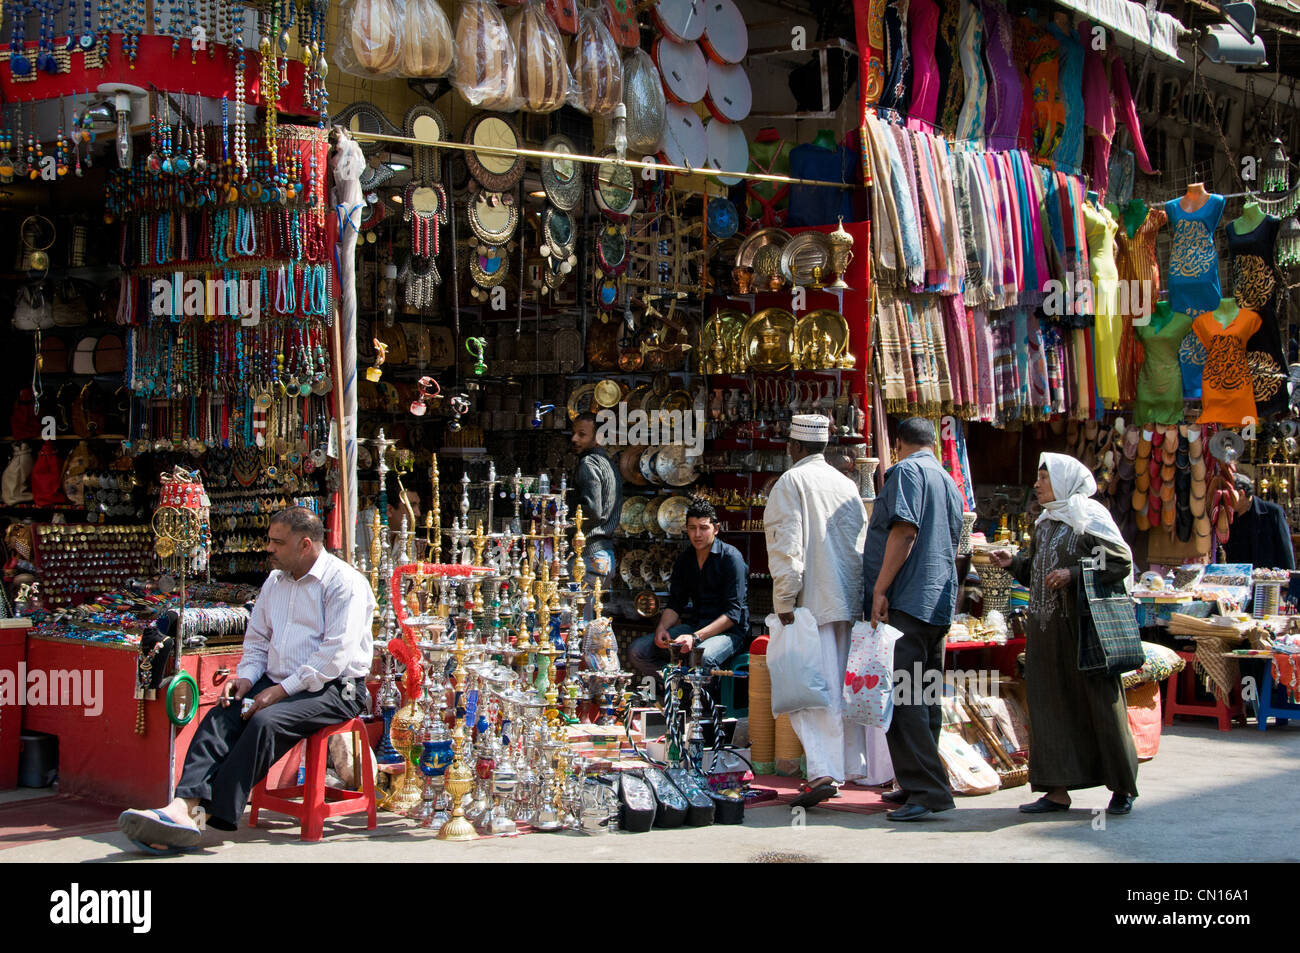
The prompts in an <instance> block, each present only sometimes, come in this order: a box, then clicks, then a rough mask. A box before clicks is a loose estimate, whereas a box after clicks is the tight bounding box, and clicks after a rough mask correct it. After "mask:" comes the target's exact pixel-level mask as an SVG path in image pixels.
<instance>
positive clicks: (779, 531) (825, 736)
mask: <svg viewBox="0 0 1300 953" xmlns="http://www.w3.org/2000/svg"><path fill="white" fill-rule="evenodd" d="M829 438H830V420H828V419H827V418H826V417H824V416H822V415H820V414H800V415H797V416H796V417H794V419H793V420H792V421H791V425H790V441H789V447H788V449H789V453H790V458H791V459H792V460H793V461H794V466H792V467H791V468H790V469H789V470H787V471H786V472H785V473H784V474H782V475H781V478H780V479H779V480H777V481H776V484H775V485H774V486H773V487H772V491H771V493H769V494H768V498H767V509H766V510H765V512H764V514H763V525H764V529H765V533H766V536H767V558H768V569H769V571H770V572H771V574H772V607H773V611H775V613H776V615H777V617H778V618H779V619H780V621H781V623H782V625H790V624H792V623H793V622H794V610H795V609H796V608H804V609H807V610H808V611H810V612H811V613H812V615H813V618H814V619H816V621H817V626H818V633H819V635H820V638H821V646H822V675H823V677H824V678H825V681H826V684H827V685H828V686H829V688H830V696H831V705H830V707H829V708H810V709H804V710H802V711H796V712H794V713H792V714H791V715H790V722H791V724H792V726H793V727H794V730H795V733H796V734H797V735H798V736H799V741H800V743H801V744H802V745H803V749H804V755H805V757H806V758H807V762H808V779H807V783H806V784H805V785H804V790H803V792H802V793H801V794H800V795H799V796H798V797H797V798H796V799H795V801H794V803H795V804H797V805H802V806H805V807H807V806H811V805H813V804H816V803H818V802H820V801H824V800H826V799H827V798H832V797H835V795H836V794H837V793H838V792H837V786H838V785H840V784H843V783H844V782H846V781H853V782H856V783H859V784H883V783H885V782H886V781H888V780H890V779H891V778H893V776H894V774H893V767H892V766H891V764H890V761H889V748H888V745H887V743H886V741H885V733H884V732H883V731H881V730H880V729H879V728H868V727H865V726H863V725H858V724H855V723H853V722H846V721H845V720H844V719H843V717H842V715H841V711H842V708H843V705H842V702H841V691H842V687H843V685H844V672H845V669H846V668H847V666H848V656H849V647H850V641H851V634H852V630H853V623H854V622H856V621H857V620H859V619H860V618H861V617H862V557H861V554H862V546H863V543H864V541H865V538H866V520H865V515H866V514H865V512H864V509H863V506H862V501H861V499H860V498H859V497H858V493H857V488H856V487H855V486H854V484H853V483H852V482H850V481H849V480H846V479H844V476H843V474H841V473H839V472H837V471H836V470H835V469H834V468H832V467H831V466H830V464H828V463H827V462H826V458H825V456H824V454H825V451H826V444H827V442H828V440H829ZM773 637H774V638H779V637H780V634H779V633H773Z"/></svg>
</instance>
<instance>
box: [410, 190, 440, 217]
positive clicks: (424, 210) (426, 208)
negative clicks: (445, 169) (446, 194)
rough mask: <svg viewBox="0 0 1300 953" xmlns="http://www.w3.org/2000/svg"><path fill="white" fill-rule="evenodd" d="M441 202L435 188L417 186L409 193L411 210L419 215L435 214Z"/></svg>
mask: <svg viewBox="0 0 1300 953" xmlns="http://www.w3.org/2000/svg"><path fill="white" fill-rule="evenodd" d="M441 204H442V199H441V198H439V197H438V192H437V190H435V189H430V188H427V187H425V188H418V189H416V190H415V191H414V192H412V193H411V211H413V212H418V213H420V214H421V215H436V214H437V213H438V209H439V206H440V205H441Z"/></svg>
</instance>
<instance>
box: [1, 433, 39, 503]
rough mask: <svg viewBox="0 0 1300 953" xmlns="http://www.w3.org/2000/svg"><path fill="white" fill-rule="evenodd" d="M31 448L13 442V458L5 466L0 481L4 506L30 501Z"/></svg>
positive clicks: (32, 464)
mask: <svg viewBox="0 0 1300 953" xmlns="http://www.w3.org/2000/svg"><path fill="white" fill-rule="evenodd" d="M34 465H35V461H34V460H32V448H31V447H29V446H28V445H27V444H25V443H18V444H14V455H13V459H11V460H10V461H9V465H8V466H7V467H5V472H4V478H3V480H2V481H0V498H2V499H3V500H4V505H5V506H14V505H15V504H18V503H30V502H31V501H32V467H33V466H34Z"/></svg>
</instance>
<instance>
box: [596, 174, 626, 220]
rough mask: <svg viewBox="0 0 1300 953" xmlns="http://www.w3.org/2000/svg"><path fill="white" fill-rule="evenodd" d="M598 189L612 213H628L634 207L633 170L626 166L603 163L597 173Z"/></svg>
mask: <svg viewBox="0 0 1300 953" xmlns="http://www.w3.org/2000/svg"><path fill="white" fill-rule="evenodd" d="M596 188H597V189H599V190H600V197H601V200H602V201H604V203H605V205H606V207H608V208H609V210H610V211H611V212H626V211H627V210H628V209H629V208H630V207H631V205H632V196H633V194H634V192H633V179H632V170H631V169H630V168H629V167H628V166H625V165H616V164H615V163H613V162H602V163H601V164H600V167H599V168H598V169H597V171H596Z"/></svg>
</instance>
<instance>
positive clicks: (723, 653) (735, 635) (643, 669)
mask: <svg viewBox="0 0 1300 953" xmlns="http://www.w3.org/2000/svg"><path fill="white" fill-rule="evenodd" d="M695 629H696V626H693V625H675V626H673V627H672V628H671V629H669V630H668V635H669V636H670V638H674V639H675V638H677V636H679V635H690V634H691V633H692V632H694V631H695ZM741 634H742V633H740V632H738V631H737V630H735V629H732V630H731V631H730V632H724V633H722V634H721V635H715V636H713V637H712V638H708V639H705V640H704V641H703V642H702V643H701V646H702V647H703V649H704V663H703V664H704V667H705V668H718V667H719V666H721V665H722V663H724V662H725V661H727V659H729V658H731V656H732V655H734V654H735V653H736V643H737V641H738V640H739V639H740V637H741ZM627 654H628V662H629V664H631V666H632V668H633V669H634V670H635V671H637V672H638V673H640V674H642V675H657V674H659V672H660V670H662V669H663V667H664V666H665V665H667V664H668V650H667V649H661V648H660V647H659V646H657V645H655V637H654V633H653V632H652V633H650V634H649V635H642V636H638V637H637V638H635V639H633V640H632V644H631V645H630V646H628V653H627Z"/></svg>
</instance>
